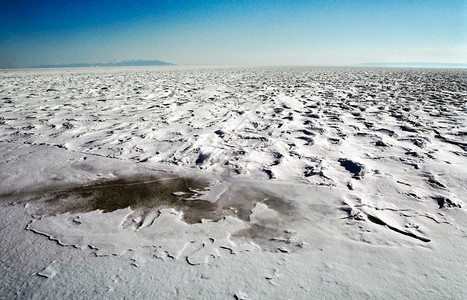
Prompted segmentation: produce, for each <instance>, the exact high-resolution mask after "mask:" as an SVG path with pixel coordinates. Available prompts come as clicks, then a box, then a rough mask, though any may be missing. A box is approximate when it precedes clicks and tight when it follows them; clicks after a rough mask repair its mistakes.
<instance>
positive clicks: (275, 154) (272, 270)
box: [0, 67, 467, 299]
mask: <svg viewBox="0 0 467 300" xmlns="http://www.w3.org/2000/svg"><path fill="white" fill-rule="evenodd" d="M466 79H467V72H466V71H463V70H455V69H452V70H441V69H437V70H429V69H378V68H248V69H242V68H194V67H193V68H183V67H156V68H154V67H133V68H89V69H87V68H83V69H47V70H40V69H38V70H3V71H1V72H0V234H1V244H0V259H1V261H0V282H1V284H0V295H1V296H0V298H5V299H12V298H27V299H43V298H57V299H59V298H64V297H66V298H70V297H71V298H82V299H90V298H94V299H103V298H107V299H115V298H139V299H141V298H145V299H174V298H179V299H343V298H363V299H403V298H405V299H466V298H467V285H466V282H467V271H466V270H467V243H466V230H467V216H466V210H465V202H466V200H465V199H466V198H465V195H466V193H467V170H466V166H467V138H466V136H467V80H466Z"/></svg>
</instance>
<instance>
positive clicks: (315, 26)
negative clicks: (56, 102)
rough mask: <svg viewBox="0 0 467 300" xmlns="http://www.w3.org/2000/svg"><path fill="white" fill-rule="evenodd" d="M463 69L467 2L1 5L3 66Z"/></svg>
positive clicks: (81, 0)
mask: <svg viewBox="0 0 467 300" xmlns="http://www.w3.org/2000/svg"><path fill="white" fill-rule="evenodd" d="M125 59H159V60H163V61H167V62H172V63H175V64H181V65H184V64H187V65H245V66H249V65H342V64H357V63H365V62H414V61H416V62H421V61H423V62H444V63H467V1H465V0H445V1H430V0H425V1H412V0H405V1H399V0H395V1H378V0H373V1H358V0H354V1H349V0H340V1H338V0H335V1H332V0H331V1H276V0H268V1H266V0H264V1H263V0H256V1H235V0H231V1H178V0H173V1H147V0H142V1H134V0H133V1H131V0H112V1H110V0H105V1H98V0H94V1H88V0H76V1H67V0H42V1H21V0H15V1H10V0H0V67H3V68H5V67H7V68H8V67H27V66H33V65H41V64H66V63H77V62H88V63H94V62H109V61H114V60H125Z"/></svg>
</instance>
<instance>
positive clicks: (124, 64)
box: [33, 59, 174, 68]
mask: <svg viewBox="0 0 467 300" xmlns="http://www.w3.org/2000/svg"><path fill="white" fill-rule="evenodd" d="M139 66H174V64H171V63H167V62H163V61H160V60H141V59H139V60H122V61H116V62H109V63H94V64H88V63H75V64H64V65H40V66H34V67H33V68H90V67H139Z"/></svg>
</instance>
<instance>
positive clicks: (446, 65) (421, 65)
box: [353, 62, 467, 68]
mask: <svg viewBox="0 0 467 300" xmlns="http://www.w3.org/2000/svg"><path fill="white" fill-rule="evenodd" d="M353 66H356V67H395V68H467V64H456V63H427V62H397V63H364V64H358V65H353Z"/></svg>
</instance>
